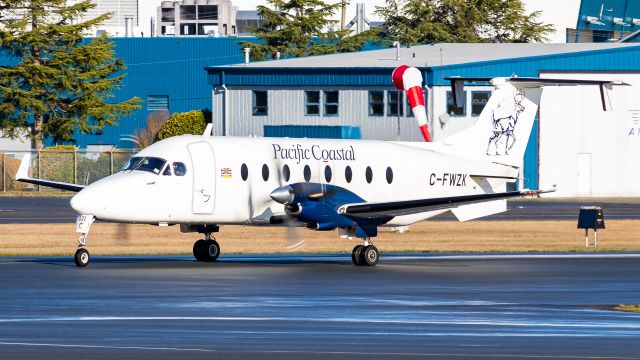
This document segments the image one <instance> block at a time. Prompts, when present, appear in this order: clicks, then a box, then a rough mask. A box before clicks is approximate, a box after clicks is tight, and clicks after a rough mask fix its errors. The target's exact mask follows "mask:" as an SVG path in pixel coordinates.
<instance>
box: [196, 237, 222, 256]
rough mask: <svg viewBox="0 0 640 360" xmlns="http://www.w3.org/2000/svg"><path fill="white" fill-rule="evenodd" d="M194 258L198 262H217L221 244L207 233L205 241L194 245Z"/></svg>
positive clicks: (201, 240)
mask: <svg viewBox="0 0 640 360" xmlns="http://www.w3.org/2000/svg"><path fill="white" fill-rule="evenodd" d="M193 256H194V257H195V258H196V260H198V261H216V260H217V259H218V256H220V244H218V242H217V241H216V239H215V238H214V237H213V236H211V233H205V234H204V239H200V240H198V241H196V242H195V243H194V244H193Z"/></svg>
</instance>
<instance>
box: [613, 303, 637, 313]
mask: <svg viewBox="0 0 640 360" xmlns="http://www.w3.org/2000/svg"><path fill="white" fill-rule="evenodd" d="M610 310H614V311H625V312H640V305H625V304H622V305H618V306H613V307H611V309H610Z"/></svg>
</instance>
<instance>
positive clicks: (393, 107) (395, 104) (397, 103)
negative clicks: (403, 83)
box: [387, 91, 404, 116]
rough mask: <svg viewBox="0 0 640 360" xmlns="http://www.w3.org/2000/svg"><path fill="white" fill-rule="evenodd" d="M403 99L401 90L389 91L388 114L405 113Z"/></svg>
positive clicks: (398, 114) (400, 114) (399, 114)
mask: <svg viewBox="0 0 640 360" xmlns="http://www.w3.org/2000/svg"><path fill="white" fill-rule="evenodd" d="M403 100H404V96H403V93H401V92H400V91H387V115H388V116H402V115H403V114H404V109H403V108H402V103H403Z"/></svg>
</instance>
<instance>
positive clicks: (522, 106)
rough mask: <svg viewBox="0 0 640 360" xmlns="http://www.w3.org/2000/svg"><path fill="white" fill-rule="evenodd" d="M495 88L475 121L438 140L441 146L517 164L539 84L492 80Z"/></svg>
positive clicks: (535, 106) (537, 101)
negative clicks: (530, 84)
mask: <svg viewBox="0 0 640 360" xmlns="http://www.w3.org/2000/svg"><path fill="white" fill-rule="evenodd" d="M492 83H493V85H494V86H495V90H494V91H493V94H492V95H491V98H490V99H489V101H488V102H487V105H486V106H485V108H484V110H482V113H481V114H480V117H479V118H478V120H477V121H476V123H475V124H474V125H473V126H472V127H470V128H468V129H465V130H463V131H461V132H459V133H457V134H454V135H452V136H450V137H448V138H446V139H443V140H441V141H439V142H438V143H439V145H440V146H441V147H442V150H444V151H447V152H452V153H455V154H456V155H461V156H465V157H473V158H479V159H483V160H489V161H491V162H496V163H500V164H506V165H512V166H519V165H520V164H521V163H522V159H523V157H524V152H525V149H526V148H527V143H528V141H529V137H530V135H531V129H532V128H533V122H534V120H535V118H536V115H537V112H538V107H539V105H540V95H541V94H542V88H541V87H540V86H531V87H529V86H527V84H526V83H522V84H521V83H513V82H508V81H505V79H504V78H496V79H493V80H492Z"/></svg>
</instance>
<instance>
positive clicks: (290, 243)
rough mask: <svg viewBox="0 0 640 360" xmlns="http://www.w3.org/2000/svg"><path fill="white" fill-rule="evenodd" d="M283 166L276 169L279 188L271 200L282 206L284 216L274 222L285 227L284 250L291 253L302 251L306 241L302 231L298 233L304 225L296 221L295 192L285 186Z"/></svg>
mask: <svg viewBox="0 0 640 360" xmlns="http://www.w3.org/2000/svg"><path fill="white" fill-rule="evenodd" d="M283 169H284V164H282V163H279V164H278V168H277V171H276V172H277V176H278V184H279V185H280V187H279V188H277V189H276V190H274V191H273V192H272V193H271V198H272V199H273V200H274V201H276V202H278V203H280V204H283V205H284V211H285V214H286V215H284V216H281V217H279V219H277V220H276V222H280V221H281V223H283V224H284V225H285V227H286V245H285V250H286V251H287V252H293V251H296V250H299V249H302V248H303V247H304V245H305V242H306V239H305V238H304V236H303V234H302V231H300V227H302V226H304V225H305V224H304V223H302V222H300V221H298V217H297V214H296V213H297V212H298V211H297V210H296V209H297V205H295V204H293V199H294V197H295V192H294V190H293V187H291V186H290V185H287V184H286V183H287V181H286V180H285V178H284V174H283V173H282V172H283V171H284V170H283ZM290 176H291V173H290V172H289V174H288V176H287V178H289V179H287V180H290V179H291V178H290Z"/></svg>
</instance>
